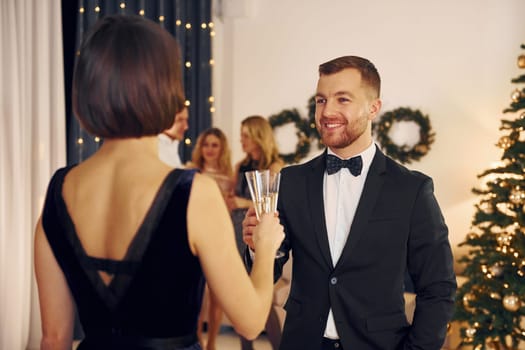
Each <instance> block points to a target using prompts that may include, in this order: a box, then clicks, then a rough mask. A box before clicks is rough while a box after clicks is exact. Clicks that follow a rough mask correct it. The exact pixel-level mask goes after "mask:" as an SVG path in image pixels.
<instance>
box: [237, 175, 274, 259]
mask: <svg viewBox="0 0 525 350" xmlns="http://www.w3.org/2000/svg"><path fill="white" fill-rule="evenodd" d="M244 175H245V176H246V181H247V182H248V188H249V190H250V196H251V197H252V201H253V205H254V207H255V214H256V215H257V219H260V218H261V216H262V215H263V214H268V213H270V214H271V213H275V212H277V199H278V197H279V184H280V182H281V173H271V172H270V170H254V171H247V172H245V173H244ZM282 256H284V253H283V252H281V251H277V255H276V257H277V258H280V257H282Z"/></svg>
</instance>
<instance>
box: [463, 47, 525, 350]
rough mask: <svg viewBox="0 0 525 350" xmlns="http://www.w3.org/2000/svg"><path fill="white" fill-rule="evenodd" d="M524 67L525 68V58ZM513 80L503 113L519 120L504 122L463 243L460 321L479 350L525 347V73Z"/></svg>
mask: <svg viewBox="0 0 525 350" xmlns="http://www.w3.org/2000/svg"><path fill="white" fill-rule="evenodd" d="M521 48H522V49H525V45H521ZM518 67H519V68H522V69H524V68H525V55H524V54H522V55H520V56H519V57H518ZM511 81H512V83H513V84H517V85H516V89H515V90H513V92H512V94H511V102H510V106H509V107H508V108H506V109H504V110H503V112H504V113H509V114H508V115H509V116H510V115H512V116H513V117H512V118H507V119H503V120H502V121H501V127H500V130H502V131H503V133H504V135H503V136H502V137H501V138H500V139H499V141H498V142H497V146H498V147H499V148H501V149H502V151H503V155H502V157H501V161H500V162H499V164H498V165H496V166H494V168H492V169H489V170H486V171H484V172H483V173H482V174H480V175H479V178H480V179H482V180H481V182H482V183H483V184H482V185H481V186H480V187H479V188H474V189H473V192H474V193H475V194H476V195H477V196H479V198H480V199H479V202H477V204H476V206H475V208H476V212H475V214H474V218H473V220H472V227H471V232H470V233H469V234H468V235H467V237H466V239H465V240H464V241H463V242H462V243H461V244H460V246H466V247H468V248H469V250H468V254H467V255H466V256H465V257H463V258H461V259H460V260H459V262H461V263H464V264H465V265H464V266H465V270H464V276H465V277H466V278H467V282H465V283H464V284H463V285H462V286H461V287H460V288H459V289H458V293H457V297H456V310H455V314H454V320H456V321H461V325H462V327H461V338H462V342H461V344H462V345H471V346H472V347H473V348H474V349H475V350H484V349H496V350H499V349H524V348H525V343H521V345H520V342H521V341H523V340H525V87H524V86H525V74H522V75H521V76H519V77H517V78H515V79H512V80H511Z"/></svg>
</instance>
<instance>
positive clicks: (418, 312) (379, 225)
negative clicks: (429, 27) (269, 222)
mask: <svg viewBox="0 0 525 350" xmlns="http://www.w3.org/2000/svg"><path fill="white" fill-rule="evenodd" d="M380 85H381V83H380V77H379V74H378V72H377V70H376V68H375V67H374V65H373V64H372V63H371V62H369V61H368V60H366V59H364V58H361V57H357V56H344V57H339V58H336V59H334V60H331V61H329V62H326V63H324V64H321V65H320V66H319V80H318V84H317V92H316V97H315V101H316V112H315V121H316V126H317V129H318V131H319V133H320V135H321V138H322V142H323V144H325V145H326V146H327V150H326V151H325V152H324V153H323V154H322V155H320V156H319V157H317V158H314V159H313V160H311V161H309V162H307V163H305V164H301V165H295V166H290V167H286V168H284V169H283V170H282V175H281V186H280V195H279V204H278V210H279V215H280V218H281V223H282V224H283V226H284V228H285V232H286V239H285V241H284V242H283V246H282V247H281V249H282V250H284V251H286V253H287V254H286V256H285V257H284V258H281V259H277V260H276V277H278V276H279V274H280V273H281V270H282V266H283V264H284V263H285V262H286V260H287V259H288V257H289V255H288V254H289V252H290V251H291V252H292V255H293V265H292V285H291V290H290V295H289V297H288V300H287V302H286V305H285V309H286V320H285V324H284V330H283V336H282V340H281V349H283V350H295V349H297V350H310V349H311V350H327V349H339V350H340V349H344V350H368V349H370V350H371V349H378V350H389V349H392V350H394V349H395V350H398V349H424V350H434V349H435V350H438V349H440V348H441V346H442V344H443V342H444V339H445V336H446V332H447V323H448V321H449V320H450V318H451V316H452V311H453V305H454V295H455V291H456V279H455V275H454V271H453V257H452V252H451V248H450V243H449V240H448V229H447V226H446V225H445V222H444V219H443V215H442V213H441V210H440V208H439V205H438V203H437V201H436V198H435V197H434V193H433V183H432V179H431V178H429V177H428V176H426V175H424V174H422V173H420V172H417V171H410V170H408V169H407V168H405V167H403V166H402V165H400V164H398V163H396V162H395V161H393V160H392V159H390V158H389V157H387V156H385V155H384V154H383V153H382V152H381V151H380V150H379V149H378V148H377V147H376V145H375V144H374V142H373V139H372V120H373V119H374V118H375V117H376V116H377V115H378V113H379V110H380V108H381V100H380V97H379V91H380ZM341 166H342V168H341V169H340V167H341ZM256 224H257V219H256V218H255V216H254V211H253V209H252V210H250V211H249V213H248V214H247V216H246V218H245V220H244V223H243V233H244V240H245V242H246V243H247V244H248V245H249V246H252V241H251V232H252V229H253V227H254V225H256ZM255 255H256V253H255ZM246 257H247V260H248V263H250V259H251V258H252V257H253V252H252V254H247V256H246ZM406 272H408V274H409V275H410V277H411V279H412V281H413V283H414V288H415V293H416V294H417V297H416V309H415V314H414V318H413V323H412V325H410V324H409V323H408V321H407V319H406V316H405V312H404V298H403V293H404V275H405V273H406Z"/></svg>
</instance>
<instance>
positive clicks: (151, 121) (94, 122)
mask: <svg viewBox="0 0 525 350" xmlns="http://www.w3.org/2000/svg"><path fill="white" fill-rule="evenodd" d="M72 98H73V111H74V113H75V115H76V117H77V118H78V120H79V121H80V123H81V124H82V126H83V127H84V128H85V129H86V130H87V131H88V132H89V133H91V134H93V135H96V136H100V137H104V138H128V137H141V136H151V135H156V134H159V133H161V132H162V131H163V130H165V129H168V128H170V127H171V126H172V125H173V122H174V118H175V114H176V113H178V112H179V111H181V110H182V108H184V90H183V87H182V65H181V58H180V49H179V45H178V43H177V41H176V40H175V38H174V37H173V36H172V35H171V34H170V33H168V32H167V31H166V30H164V29H163V28H162V27H160V26H159V25H158V24H156V23H155V22H152V21H150V20H148V19H145V18H143V17H140V16H122V15H116V16H107V17H104V18H102V19H100V20H99V21H98V22H97V23H96V24H95V26H94V27H93V29H92V30H91V31H90V32H89V33H88V34H87V36H86V37H85V40H84V42H83V44H82V47H81V48H80V55H79V56H78V57H77V62H76V65H75V72H74V76H73V93H72Z"/></svg>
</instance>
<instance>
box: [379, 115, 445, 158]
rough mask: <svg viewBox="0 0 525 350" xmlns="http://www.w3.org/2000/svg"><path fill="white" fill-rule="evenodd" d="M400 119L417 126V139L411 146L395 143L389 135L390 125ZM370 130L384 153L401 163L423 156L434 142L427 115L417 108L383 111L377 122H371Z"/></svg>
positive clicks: (433, 134)
mask: <svg viewBox="0 0 525 350" xmlns="http://www.w3.org/2000/svg"><path fill="white" fill-rule="evenodd" d="M402 121H410V122H414V123H416V124H417V125H418V126H419V140H418V142H417V143H416V144H415V145H413V146H408V145H406V144H403V145H397V144H395V143H394V142H393V141H392V139H391V138H390V136H389V132H390V130H391V128H392V126H393V125H394V124H395V123H399V122H402ZM372 130H373V131H374V132H375V134H376V139H377V142H379V143H380V144H381V147H382V149H383V150H384V151H385V153H386V154H387V155H389V156H390V157H392V158H394V159H396V160H398V161H400V162H401V163H411V162H412V161H413V160H419V159H421V157H423V156H425V155H426V154H427V153H428V151H429V150H430V145H431V144H432V143H433V142H434V136H435V133H434V132H433V131H432V126H431V124H430V119H429V118H428V116H427V115H424V114H423V113H421V111H419V110H417V109H416V110H412V109H410V108H407V107H400V108H397V109H394V110H392V111H389V112H386V113H384V114H383V115H382V116H381V117H380V119H379V120H378V121H377V122H375V123H373V124H372Z"/></svg>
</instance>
